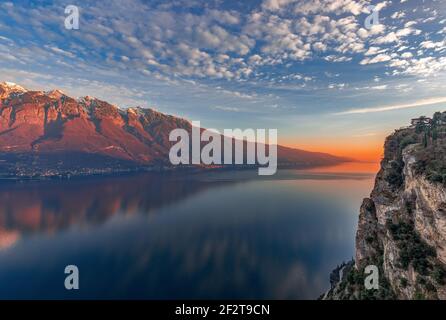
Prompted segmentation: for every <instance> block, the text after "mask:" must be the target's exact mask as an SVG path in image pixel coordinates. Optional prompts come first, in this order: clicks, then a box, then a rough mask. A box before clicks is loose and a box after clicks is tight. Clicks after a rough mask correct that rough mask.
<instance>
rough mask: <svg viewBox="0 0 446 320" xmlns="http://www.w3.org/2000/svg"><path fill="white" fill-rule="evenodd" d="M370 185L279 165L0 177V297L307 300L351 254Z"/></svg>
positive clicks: (361, 180)
mask: <svg viewBox="0 0 446 320" xmlns="http://www.w3.org/2000/svg"><path fill="white" fill-rule="evenodd" d="M371 184H372V179H371V177H370V176H368V175H357V174H354V175H343V176H342V177H338V176H332V175H331V176H330V175H327V176H326V179H324V177H323V176H321V175H317V174H315V175H312V174H310V175H308V174H304V173H302V172H299V173H296V172H295V171H287V172H285V171H284V172H282V173H281V175H278V177H276V179H274V180H270V179H259V178H256V177H255V176H252V175H250V173H247V172H239V173H206V174H204V175H199V176H194V177H191V176H165V175H163V176H160V175H154V174H144V175H136V176H128V177H113V178H100V179H97V178H96V179H82V180H72V181H51V182H38V183H37V182H35V183H25V184H6V185H1V186H0V201H1V203H2V208H0V283H1V284H2V285H1V286H0V298H149V299H169V298H170V299H171V298H191V299H194V298H272V299H275V298H305V299H311V298H316V297H317V296H318V295H319V294H320V293H321V292H322V291H323V290H325V289H326V287H327V285H328V273H329V271H330V269H331V268H332V267H333V266H335V265H336V264H337V263H338V262H340V261H341V260H343V259H348V258H350V257H351V255H352V254H353V246H354V232H355V225H356V217H357V208H358V207H359V203H360V201H361V199H362V197H363V196H365V195H367V193H368V192H369V190H370V188H371ZM68 264H76V265H77V266H78V267H79V269H80V282H81V284H80V286H81V289H80V290H79V291H77V292H74V291H66V290H65V289H64V287H63V281H64V277H65V275H64V274H63V270H64V267H65V265H68Z"/></svg>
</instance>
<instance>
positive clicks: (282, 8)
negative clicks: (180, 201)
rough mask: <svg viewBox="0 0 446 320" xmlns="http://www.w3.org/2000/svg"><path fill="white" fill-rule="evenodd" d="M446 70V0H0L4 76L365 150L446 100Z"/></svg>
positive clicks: (370, 156) (368, 153)
mask: <svg viewBox="0 0 446 320" xmlns="http://www.w3.org/2000/svg"><path fill="white" fill-rule="evenodd" d="M68 5H75V6H77V7H78V9H79V29H77V30H76V29H72V30H69V29H66V27H65V20H66V18H67V16H68V15H69V14H66V13H65V8H66V6H68ZM445 80H446V0H431V1H420V0H388V1H366V0H325V1H324V0H299V1H297V0H244V1H225V0H215V1H214V0H208V1H195V0H190V1H183V0H173V1H142V0H120V1H118V0H109V1H91V0H82V1H76V0H68V1H62V0H61V1H43V0H40V1H39V0H35V1H23V0H16V1H13V2H8V1H3V0H2V1H1V2H0V81H9V82H16V83H18V84H20V85H22V86H24V87H26V88H29V89H35V90H51V89H55V88H58V89H61V90H63V91H64V92H66V93H67V94H68V95H71V96H74V97H81V96H86V95H89V96H95V97H97V98H100V99H103V100H106V101H108V102H111V103H113V104H116V105H118V106H119V107H121V108H128V107H134V106H142V107H153V108H155V109H157V110H159V111H161V112H164V113H169V114H173V115H177V116H180V117H184V118H187V119H189V120H195V121H200V122H201V125H202V126H203V127H207V128H215V129H219V130H223V129H224V128H254V129H255V128H266V129H272V128H277V129H278V138H279V143H281V144H285V145H288V146H292V147H299V148H302V149H307V150H314V151H326V152H330V153H333V154H338V155H347V156H353V157H355V158H357V159H361V160H370V161H375V160H378V159H379V158H380V156H381V154H382V145H383V142H384V138H385V136H386V135H388V134H390V133H391V132H392V131H393V130H394V129H396V128H398V127H400V126H404V125H407V124H408V123H409V121H410V119H411V118H413V117H416V116H420V115H431V114H433V113H434V112H435V111H440V110H444V111H446V81H445Z"/></svg>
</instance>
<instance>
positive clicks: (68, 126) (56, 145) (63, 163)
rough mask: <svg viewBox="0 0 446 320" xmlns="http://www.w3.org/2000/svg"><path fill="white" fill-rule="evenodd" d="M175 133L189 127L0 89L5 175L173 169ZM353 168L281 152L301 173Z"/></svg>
mask: <svg viewBox="0 0 446 320" xmlns="http://www.w3.org/2000/svg"><path fill="white" fill-rule="evenodd" d="M175 128H183V129H186V130H188V131H190V130H191V123H190V122H189V121H187V120H184V119H181V118H177V117H174V116H171V115H165V114H163V113H161V112H158V111H155V110H152V109H143V108H128V109H120V108H118V107H117V106H114V105H111V104H109V103H107V102H105V101H101V100H99V99H96V98H92V97H83V98H80V99H74V98H71V97H69V96H67V95H66V94H64V93H63V92H62V91H59V90H54V91H49V92H43V91H29V90H26V89H24V88H23V87H21V86H19V85H16V84H14V83H9V82H3V83H0V175H1V176H39V175H45V176H52V175H60V174H88V173H97V172H113V171H122V170H130V169H134V168H139V167H142V166H146V167H147V166H169V165H170V162H169V158H168V155H169V150H170V147H171V145H172V143H171V142H170V141H169V133H170V132H171V131H172V130H173V129H175ZM345 161H348V159H345V158H340V157H335V156H332V155H329V154H324V153H316V152H307V151H303V150H298V149H291V148H286V147H282V146H279V147H278V163H279V165H290V166H297V167H306V166H318V165H319V166H320V165H331V164H337V163H340V162H345Z"/></svg>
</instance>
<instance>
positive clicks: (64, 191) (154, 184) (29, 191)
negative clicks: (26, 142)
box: [0, 173, 227, 247]
mask: <svg viewBox="0 0 446 320" xmlns="http://www.w3.org/2000/svg"><path fill="white" fill-rule="evenodd" d="M226 183H227V182H226ZM221 184H222V183H221V182H220V183H219V182H200V183H198V182H197V181H193V180H189V179H186V178H184V179H181V177H180V178H174V177H172V176H166V175H163V176H161V175H159V174H148V173H147V174H140V175H134V176H120V177H107V178H86V179H75V180H71V181H62V182H60V181H40V182H28V183H24V184H21V183H6V184H0V203H1V204H2V206H1V207H0V240H1V239H3V240H4V241H6V242H8V241H9V239H11V237H13V234H14V233H15V232H17V231H18V232H19V234H23V233H25V234H26V233H34V232H45V233H53V232H56V231H58V230H61V229H66V228H68V227H69V226H71V225H75V224H77V225H91V224H100V223H102V222H104V221H106V220H107V219H108V218H109V217H111V216H114V215H116V214H124V215H132V214H136V213H148V212H150V211H152V210H153V209H157V208H160V207H163V206H165V205H168V204H172V203H173V202H177V201H180V200H181V199H184V198H186V197H188V196H190V195H192V194H195V193H197V192H199V191H200V190H203V189H206V188H208V187H210V186H217V185H221ZM1 246H2V245H1V244H0V247H1Z"/></svg>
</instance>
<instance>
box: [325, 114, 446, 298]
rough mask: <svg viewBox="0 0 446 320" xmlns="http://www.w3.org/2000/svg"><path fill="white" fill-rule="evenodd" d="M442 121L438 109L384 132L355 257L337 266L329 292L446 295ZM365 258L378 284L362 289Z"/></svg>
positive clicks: (445, 129)
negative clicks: (428, 116) (427, 116)
mask: <svg viewBox="0 0 446 320" xmlns="http://www.w3.org/2000/svg"><path fill="white" fill-rule="evenodd" d="M422 119H424V118H422ZM445 124H446V113H443V114H442V113H436V114H435V115H434V118H433V120H432V121H431V120H430V119H427V121H426V122H424V120H423V122H421V123H418V124H415V125H413V126H411V127H408V128H404V129H400V130H397V131H395V133H394V134H392V135H391V136H390V137H388V138H387V140H386V142H385V153H384V158H383V160H382V162H381V170H380V171H379V173H378V174H377V176H376V181H375V186H374V189H373V191H372V193H371V195H370V198H366V199H364V201H363V204H362V206H361V209H360V215H359V224H358V230H357V235H356V259H355V263H347V264H343V265H341V266H339V267H338V268H337V269H336V270H335V271H334V273H333V275H332V278H333V279H334V280H335V281H333V282H332V288H331V290H330V291H329V292H328V293H327V294H326V295H325V296H324V298H325V299H446V125H445ZM368 265H376V266H377V267H378V268H379V271H380V283H379V289H378V290H374V289H371V290H367V289H365V286H364V279H365V277H366V275H365V274H364V269H365V267H366V266H368ZM341 270H342V276H338V275H339V274H340V271H341Z"/></svg>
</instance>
